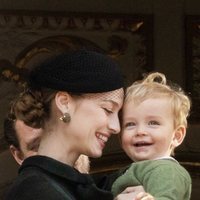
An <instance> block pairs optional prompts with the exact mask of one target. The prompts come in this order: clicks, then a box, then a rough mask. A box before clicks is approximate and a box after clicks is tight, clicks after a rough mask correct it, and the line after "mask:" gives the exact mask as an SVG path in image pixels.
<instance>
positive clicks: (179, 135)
mask: <svg viewBox="0 0 200 200" xmlns="http://www.w3.org/2000/svg"><path fill="white" fill-rule="evenodd" d="M185 135H186V128H185V126H182V125H180V126H178V127H177V128H176V130H175V132H174V138H173V146H174V147H178V146H179V145H180V144H181V143H182V142H183V140H184V138H185Z"/></svg>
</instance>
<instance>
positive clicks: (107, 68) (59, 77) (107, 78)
mask: <svg viewBox="0 0 200 200" xmlns="http://www.w3.org/2000/svg"><path fill="white" fill-rule="evenodd" d="M30 86H31V87H34V88H51V89H55V90H59V91H67V92H73V93H98V92H108V91H111V90H116V89H119V88H121V87H123V79H122V74H121V72H120V70H119V67H118V65H117V63H115V62H114V61H113V60H112V59H111V58H109V57H108V56H106V55H103V54H100V53H97V52H93V51H87V50H77V51H71V52H67V53H62V54H60V55H57V56H55V57H53V58H51V59H48V60H47V61H45V62H43V63H42V64H40V65H39V66H37V67H36V68H35V69H34V70H33V71H32V72H31V74H30Z"/></svg>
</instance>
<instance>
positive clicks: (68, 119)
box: [60, 113, 71, 123]
mask: <svg viewBox="0 0 200 200" xmlns="http://www.w3.org/2000/svg"><path fill="white" fill-rule="evenodd" d="M60 120H61V121H63V122H64V123H68V122H70V121H71V116H70V114H69V113H64V114H63V116H62V117H60Z"/></svg>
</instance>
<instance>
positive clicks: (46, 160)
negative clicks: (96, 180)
mask: <svg viewBox="0 0 200 200" xmlns="http://www.w3.org/2000/svg"><path fill="white" fill-rule="evenodd" d="M30 167H31V168H32V167H34V168H40V169H42V170H44V171H46V172H48V173H51V174H52V175H56V176H59V177H62V178H65V179H67V180H70V181H73V182H76V183H80V184H91V183H93V180H92V178H91V176H90V175H88V174H82V173H80V172H79V171H78V170H76V169H75V168H72V167H71V166H69V165H66V164H64V163H62V162H59V161H57V160H55V159H53V158H50V157H47V156H39V155H37V156H31V157H29V158H27V159H25V160H24V162H23V164H22V166H21V167H20V169H19V173H21V171H23V170H24V169H27V168H30Z"/></svg>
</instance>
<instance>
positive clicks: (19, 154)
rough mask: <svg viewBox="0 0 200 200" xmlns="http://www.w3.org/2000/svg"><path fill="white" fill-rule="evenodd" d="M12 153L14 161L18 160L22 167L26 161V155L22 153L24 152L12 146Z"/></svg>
mask: <svg viewBox="0 0 200 200" xmlns="http://www.w3.org/2000/svg"><path fill="white" fill-rule="evenodd" d="M10 152H11V154H12V155H13V157H14V159H15V160H16V162H17V163H18V164H19V165H21V164H22V162H23V161H24V159H25V158H24V154H23V153H22V151H21V150H20V149H18V148H16V147H15V146H14V145H10Z"/></svg>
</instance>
